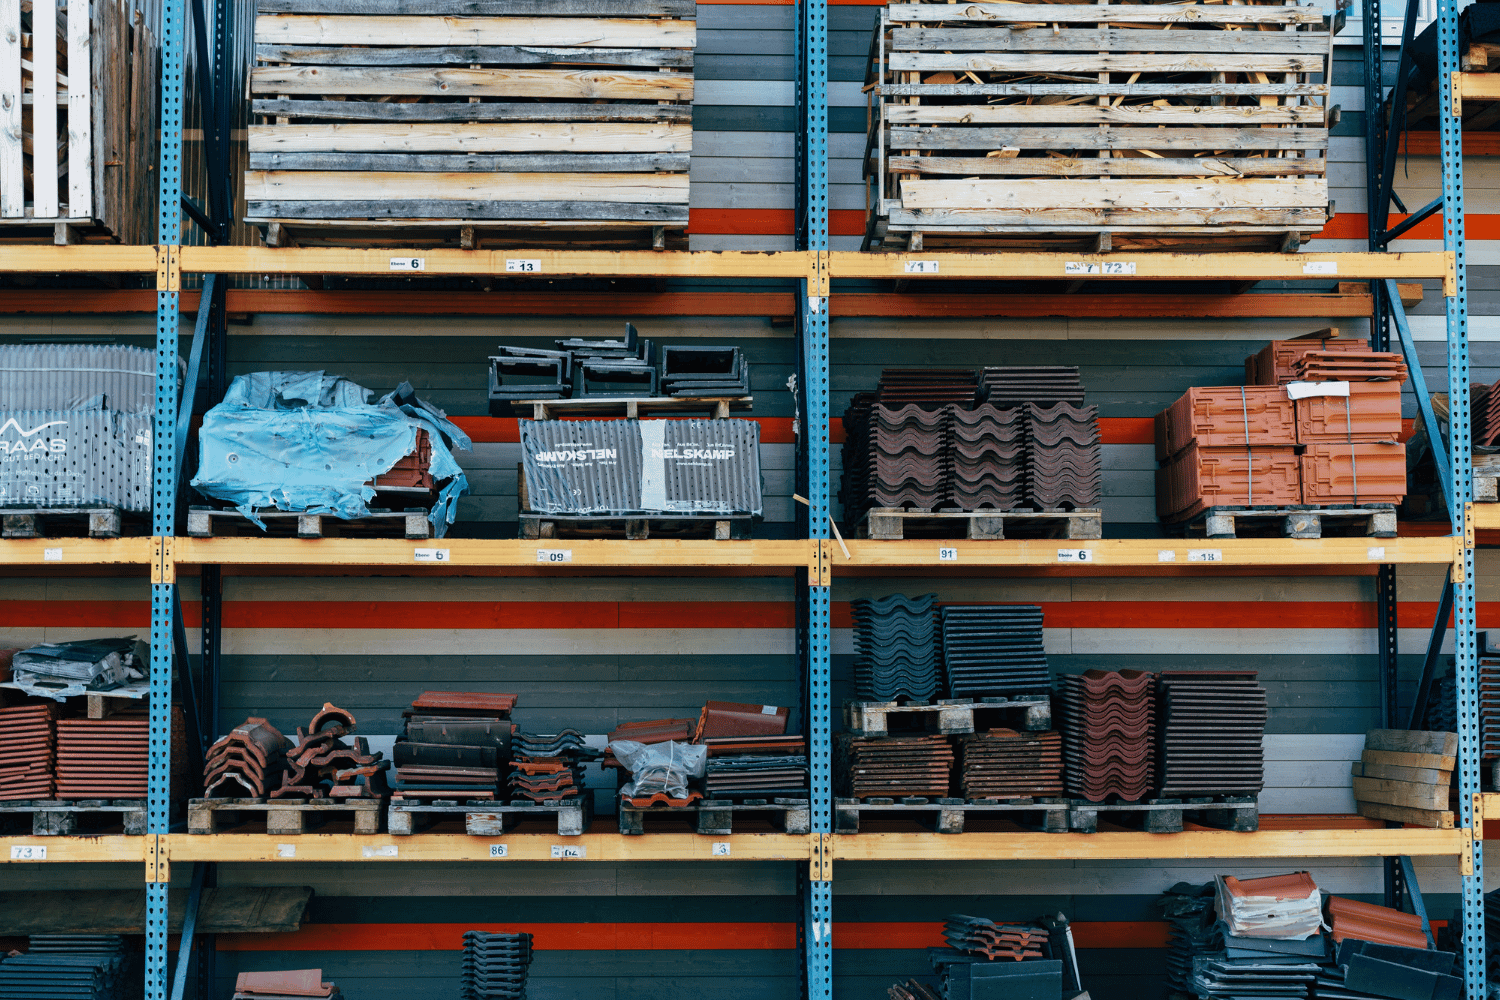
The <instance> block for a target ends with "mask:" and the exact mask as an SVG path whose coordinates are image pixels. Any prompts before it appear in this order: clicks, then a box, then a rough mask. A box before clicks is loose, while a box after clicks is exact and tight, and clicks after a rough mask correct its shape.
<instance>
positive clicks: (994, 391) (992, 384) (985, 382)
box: [979, 365, 1084, 407]
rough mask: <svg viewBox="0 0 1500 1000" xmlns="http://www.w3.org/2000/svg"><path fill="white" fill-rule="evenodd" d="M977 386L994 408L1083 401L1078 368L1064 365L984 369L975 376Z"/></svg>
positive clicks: (985, 399)
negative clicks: (977, 377) (1024, 404)
mask: <svg viewBox="0 0 1500 1000" xmlns="http://www.w3.org/2000/svg"><path fill="white" fill-rule="evenodd" d="M979 384H980V393H981V396H982V398H983V399H984V401H985V402H987V403H990V404H991V405H994V406H1000V407H1007V406H1019V405H1021V404H1023V403H1038V404H1041V405H1051V404H1052V403H1074V404H1080V403H1082V402H1083V393H1084V389H1083V383H1082V382H1081V381H1080V380H1079V377H1078V369H1077V368H1075V367H1069V366H1065V365H1039V366H1032V367H1024V366H1015V365H1012V366H1004V367H992V368H986V369H984V370H983V371H981V372H980V373H979Z"/></svg>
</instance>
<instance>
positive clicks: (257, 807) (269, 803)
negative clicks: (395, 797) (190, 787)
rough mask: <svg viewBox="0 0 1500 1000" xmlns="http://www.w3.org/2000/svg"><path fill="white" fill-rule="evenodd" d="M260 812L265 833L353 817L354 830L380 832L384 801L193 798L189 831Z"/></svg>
mask: <svg viewBox="0 0 1500 1000" xmlns="http://www.w3.org/2000/svg"><path fill="white" fill-rule="evenodd" d="M256 813H263V814H264V816H265V823H266V833H267V834H278V835H283V834H286V835H290V834H299V833H307V832H308V831H309V830H312V829H316V828H317V827H319V826H322V825H323V824H324V823H326V822H328V821H329V820H342V819H352V820H353V821H354V832H355V833H379V832H380V821H381V819H382V818H383V817H384V815H385V800H384V799H378V798H370V799H263V798H262V799H193V800H191V801H190V802H188V833H221V832H223V831H224V830H226V829H228V828H230V827H235V826H239V825H240V824H242V823H245V822H248V821H249V819H250V816H251V815H252V814H256Z"/></svg>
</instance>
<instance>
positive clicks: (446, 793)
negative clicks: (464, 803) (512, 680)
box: [391, 691, 516, 801]
mask: <svg viewBox="0 0 1500 1000" xmlns="http://www.w3.org/2000/svg"><path fill="white" fill-rule="evenodd" d="M515 706H516V696H515V695H513V694H500V693H494V692H488V691H423V692H422V694H421V695H420V696H419V697H418V698H417V699H416V700H415V701H413V702H412V704H411V708H409V709H407V710H406V711H405V712H403V713H402V714H403V716H405V720H406V726H405V731H404V732H403V734H402V737H401V739H399V740H397V741H396V745H395V747H393V748H392V751H391V756H392V757H393V758H394V762H395V765H396V781H397V788H396V790H395V795H396V797H397V798H401V799H420V798H426V799H467V800H479V801H491V800H494V799H496V798H498V797H501V795H500V791H499V785H500V774H501V771H502V769H503V768H504V767H505V766H506V765H507V764H508V763H509V762H510V754H511V737H512V734H513V733H514V732H515V724H514V723H512V722H511V720H510V713H511V710H512V709H514V708H515Z"/></svg>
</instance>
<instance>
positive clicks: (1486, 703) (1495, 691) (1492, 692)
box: [1428, 649, 1500, 760]
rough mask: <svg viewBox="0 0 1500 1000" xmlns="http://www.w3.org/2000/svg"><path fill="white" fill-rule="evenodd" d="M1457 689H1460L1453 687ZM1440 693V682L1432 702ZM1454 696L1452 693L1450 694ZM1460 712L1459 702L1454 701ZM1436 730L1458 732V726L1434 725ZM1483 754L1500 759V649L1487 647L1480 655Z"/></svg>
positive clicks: (1480, 719) (1430, 697)
mask: <svg viewBox="0 0 1500 1000" xmlns="http://www.w3.org/2000/svg"><path fill="white" fill-rule="evenodd" d="M1450 690H1451V691H1456V690H1457V688H1456V687H1455V688H1451V689H1450ZM1436 696H1437V685H1436V684H1434V685H1433V690H1432V692H1431V693H1430V694H1429V695H1428V704H1429V705H1431V704H1432V699H1433V698H1434V697H1436ZM1450 697H1451V695H1450ZM1454 714H1455V715H1457V703H1456V701H1455V703H1454ZM1431 731H1432V732H1443V733H1456V732H1458V727H1457V726H1442V727H1433V728H1432V730H1431ZM1479 753H1480V756H1481V757H1483V758H1484V759H1486V760H1492V759H1494V758H1500V652H1492V651H1490V650H1489V649H1485V650H1484V652H1482V653H1480V655H1479Z"/></svg>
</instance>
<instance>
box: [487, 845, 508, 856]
mask: <svg viewBox="0 0 1500 1000" xmlns="http://www.w3.org/2000/svg"><path fill="white" fill-rule="evenodd" d="M509 854H510V845H509V844H491V845H490V857H492V858H503V857H506V856H508V855H509Z"/></svg>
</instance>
